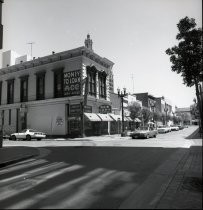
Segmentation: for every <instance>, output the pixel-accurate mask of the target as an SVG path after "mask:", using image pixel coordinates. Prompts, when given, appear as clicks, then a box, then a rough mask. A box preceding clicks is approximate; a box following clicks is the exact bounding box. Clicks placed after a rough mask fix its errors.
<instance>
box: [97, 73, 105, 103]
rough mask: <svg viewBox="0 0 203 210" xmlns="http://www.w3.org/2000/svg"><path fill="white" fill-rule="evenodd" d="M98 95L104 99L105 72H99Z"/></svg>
mask: <svg viewBox="0 0 203 210" xmlns="http://www.w3.org/2000/svg"><path fill="white" fill-rule="evenodd" d="M99 97H100V98H104V99H106V74H105V73H100V74H99Z"/></svg>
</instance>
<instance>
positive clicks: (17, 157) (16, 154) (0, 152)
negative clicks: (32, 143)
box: [0, 147, 39, 168]
mask: <svg viewBox="0 0 203 210" xmlns="http://www.w3.org/2000/svg"><path fill="white" fill-rule="evenodd" d="M37 155H39V151H38V149H36V148H33V147H3V148H0V168H2V167H6V166H8V165H11V164H14V163H17V162H20V161H23V160H26V159H29V158H32V157H35V156H37Z"/></svg>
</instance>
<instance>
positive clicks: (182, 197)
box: [156, 146, 202, 209]
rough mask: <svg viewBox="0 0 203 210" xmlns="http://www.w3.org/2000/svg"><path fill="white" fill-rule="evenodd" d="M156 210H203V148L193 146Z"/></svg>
mask: <svg viewBox="0 0 203 210" xmlns="http://www.w3.org/2000/svg"><path fill="white" fill-rule="evenodd" d="M156 209H202V147H201V146H192V147H191V148H190V149H189V151H188V153H187V154H186V156H185V157H184V158H183V159H182V160H181V162H180V164H179V166H178V168H177V171H176V173H175V176H174V177H173V178H172V180H171V182H170V184H169V186H168V187H167V189H166V191H165V193H164V194H163V196H162V197H161V199H160V201H159V202H158V204H157V206H156Z"/></svg>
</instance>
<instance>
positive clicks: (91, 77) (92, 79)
mask: <svg viewBox="0 0 203 210" xmlns="http://www.w3.org/2000/svg"><path fill="white" fill-rule="evenodd" d="M87 76H88V82H89V88H88V89H89V95H92V96H96V72H95V71H91V70H90V71H88V72H87Z"/></svg>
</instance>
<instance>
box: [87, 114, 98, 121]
mask: <svg viewBox="0 0 203 210" xmlns="http://www.w3.org/2000/svg"><path fill="white" fill-rule="evenodd" d="M84 115H85V116H86V117H87V119H88V120H90V121H93V122H100V121H101V119H100V118H99V117H98V115H97V114H95V113H84Z"/></svg>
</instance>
